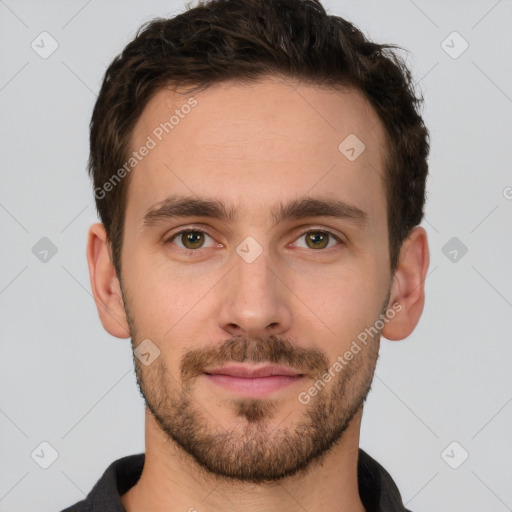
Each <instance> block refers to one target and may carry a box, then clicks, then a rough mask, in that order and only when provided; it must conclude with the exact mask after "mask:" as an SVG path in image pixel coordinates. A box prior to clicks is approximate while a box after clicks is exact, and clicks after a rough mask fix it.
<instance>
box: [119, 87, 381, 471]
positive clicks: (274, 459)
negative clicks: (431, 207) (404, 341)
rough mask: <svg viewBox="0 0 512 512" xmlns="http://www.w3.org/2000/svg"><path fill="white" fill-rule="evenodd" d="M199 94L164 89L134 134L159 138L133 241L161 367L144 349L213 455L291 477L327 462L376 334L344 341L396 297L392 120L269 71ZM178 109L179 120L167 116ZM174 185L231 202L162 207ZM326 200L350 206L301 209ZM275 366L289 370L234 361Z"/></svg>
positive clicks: (181, 414) (133, 280)
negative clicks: (389, 191)
mask: <svg viewBox="0 0 512 512" xmlns="http://www.w3.org/2000/svg"><path fill="white" fill-rule="evenodd" d="M194 98H195V100H196V101H197V104H195V106H194V107H193V108H190V109H189V108H184V109H181V110H180V107H181V106H182V105H184V104H186V103H187V100H188V99H189V98H188V97H186V96H179V95H176V94H173V93H172V92H170V91H168V90H161V91H160V92H159V93H157V94H156V96H155V97H154V98H153V99H152V100H151V101H150V102H149V104H148V105H147V107H146V108H145V109H144V111H143V113H142V115H141V117H140V119H139V120H138V122H137V124H136V126H135V130H134V133H133V138H132V150H138V148H140V147H141V146H143V145H148V136H150V137H151V138H152V140H153V141H154V142H155V145H154V147H153V148H152V149H150V150H149V151H148V154H147V156H145V157H144V158H143V159H142V160H141V161H140V163H138V165H137V166H136V168H135V169H134V170H133V171H132V175H131V178H130V180H131V181H130V184H129V188H128V195H127V207H126V217H125V228H124V241H123V249H122V255H121V261H122V276H121V277H122V284H123V299H124V304H125V309H126V313H127V318H128V322H129V325H130V332H131V336H132V341H133V344H134V347H137V346H138V345H139V343H141V342H142V341H143V340H146V339H149V340H151V343H152V344H154V345H156V347H158V349H159V350H160V355H159V356H158V357H157V358H156V359H155V360H154V361H153V362H152V363H151V364H149V365H145V364H143V363H141V361H139V360H138V359H135V362H136V371H137V379H138V384H139V387H140V389H141V392H142V394H143V396H144V398H145V400H146V404H147V406H148V408H149V410H150V411H151V413H152V414H153V416H154V418H155V420H156V422H157V423H158V425H159V426H160V428H161V429H162V431H163V432H164V433H165V434H166V435H167V436H168V437H169V439H172V440H173V441H174V442H175V443H177V445H179V446H181V448H183V449H184V450H185V452H186V453H188V454H190V455H191V456H192V457H193V458H194V459H195V460H196V461H197V462H198V463H199V465H200V466H201V467H202V468H203V469H206V470H207V471H209V472H211V473H215V474H217V475H222V476H225V477H231V478H235V479H239V480H246V481H266V480H277V479H279V478H282V477H284V476H287V475H292V474H294V473H297V472H298V471H299V470H303V469H305V468H307V467H309V465H310V462H312V461H315V460H317V461H318V460H320V458H321V456H322V455H325V454H326V453H327V451H328V450H329V448H331V447H333V446H334V445H335V444H336V441H338V440H339V439H340V438H341V436H342V434H343V432H344V431H345V430H346V428H347V427H348V426H349V424H350V421H351V420H352V419H353V418H355V415H356V413H358V412H360V411H361V406H362V404H363V402H364V400H365V398H366V395H367V393H368V391H369V388H370V383H371V380H372V377H373V371H374V368H375V364H376V361H377V357H378V345H379V335H377V336H374V337H369V338H368V342H367V344H366V345H363V344H361V343H359V345H360V349H361V350H360V351H358V352H357V353H354V355H353V358H350V360H349V359H347V358H346V357H345V356H344V354H345V353H346V352H347V351H348V350H349V349H350V347H351V346H353V345H352V342H353V341H354V340H356V339H357V336H358V335H359V334H360V333H361V332H363V331H364V330H365V328H369V327H371V326H374V324H375V322H376V321H377V320H378V319H379V315H380V314H381V313H383V312H384V310H385V309H386V308H387V306H388V299H389V295H388V294H389V290H390V284H391V275H390V270H389V248H388V230H387V215H386V199H385V189H384V178H383V168H382V162H383V157H384V155H385V152H386V148H385V146H384V132H383V128H382V125H381V123H380V122H379V119H378V117H377V115H376V114H375V113H374V111H373V110H372V109H371V108H370V106H369V104H368V103H367V102H366V100H364V99H363V97H362V95H361V94H360V93H358V92H356V91H347V92H344V93H342V92H333V91H326V90H320V89H318V88H315V87H309V86H308V87H306V86H299V87H296V86H295V87H294V86H292V85H291V84H290V83H288V84H287V83H284V82H281V83H278V82H277V81H270V80H267V81H262V82H259V83H257V84H256V83H255V84H251V85H237V84H222V85H221V86H216V87H213V88H210V89H207V90H206V91H203V92H201V93H199V94H196V95H195V96H194ZM176 110H179V111H180V113H181V115H179V116H178V117H179V122H177V123H176V118H175V119H174V122H173V125H174V126H173V128H172V130H169V134H166V133H165V131H163V130H162V129H160V130H158V127H159V126H160V123H164V122H166V121H168V120H169V119H170V117H171V116H172V115H173V114H174V113H175V111H176ZM155 130H156V131H155ZM156 134H159V135H160V138H161V139H162V140H159V137H158V136H157V135H156ZM162 135H163V136H162ZM354 135H355V136H357V138H358V139H360V141H362V142H363V143H364V145H365V149H364V151H363V152H362V153H361V154H360V155H359V156H357V155H358V153H359V151H360V149H361V146H357V145H355V142H354V141H356V139H355V138H354ZM347 137H350V138H349V139H347V142H345V145H343V144H342V146H341V148H342V150H340V149H339V146H340V143H342V141H344V140H345V139H346V138H347ZM347 144H348V147H347ZM149 146H153V144H152V143H149ZM351 147H354V151H352V150H350V148H351ZM354 155H355V156H357V158H355V159H354ZM348 157H350V158H348ZM170 196H173V198H174V199H179V198H182V197H187V198H193V199H194V200H197V201H215V202H219V203H222V204H223V205H224V206H225V210H226V211H231V210H232V213H233V215H231V217H227V218H222V219H221V218H218V217H217V215H216V213H218V212H216V211H215V209H214V208H209V209H204V208H203V210H201V211H198V210H194V211H192V209H191V208H188V211H185V212H183V211H182V210H180V211H181V212H182V213H185V215H181V214H180V215H178V214H177V211H176V210H177V208H176V207H174V208H173V211H172V212H169V211H168V212H167V213H168V215H162V210H160V212H159V213H150V214H149V215H148V212H152V211H153V212H155V211H156V210H158V209H159V207H161V206H163V205H164V204H165V201H166V199H167V198H169V197H170ZM315 199H316V200H318V201H323V202H329V201H330V202H339V203H340V204H341V202H343V203H346V205H347V207H345V208H343V207H340V208H338V213H339V214H340V215H338V216H333V215H329V211H328V210H326V209H325V208H324V207H322V204H321V203H319V202H314V201H312V202H310V203H309V204H306V205H303V206H306V208H302V209H301V211H300V212H298V210H297V208H295V209H293V208H288V207H287V205H292V206H293V204H292V203H293V202H295V206H296V205H297V204H298V202H301V201H305V200H315ZM185 203H186V201H185ZM183 204H184V203H183V202H182V203H181V207H183ZM281 205H282V206H283V207H282V208H281V207H280V206H281ZM293 212H295V215H290V213H293ZM170 213H172V215H170ZM145 218H146V221H145ZM182 231H183V232H182ZM178 232H179V233H180V234H177V233H178ZM146 343H147V342H146ZM150 346H151V345H150ZM336 361H338V362H339V361H342V362H343V364H342V369H339V366H334V365H335V362H336ZM269 366H278V367H281V370H279V369H276V368H274V373H276V374H277V375H274V376H273V377H268V376H267V377H261V376H260V377H259V378H258V377H255V376H254V375H253V378H247V376H238V377H237V376H234V375H233V373H234V371H233V367H234V368H235V370H244V369H245V370H246V369H250V370H252V369H260V368H263V367H267V369H268V367H269ZM227 367H231V369H226V368H227ZM283 368H284V369H285V370H288V372H286V371H283ZM334 368H336V369H334ZM329 370H330V371H331V378H330V379H328V380H327V381H324V382H322V381H321V379H322V375H325V373H326V372H329ZM222 373H224V375H222ZM226 373H230V375H226ZM285 373H287V375H284V374H285ZM290 373H291V374H292V375H290ZM279 375H280V376H279ZM318 379H320V384H319V383H318ZM315 383H316V392H315V391H311V390H310V388H311V387H312V386H314V385H315Z"/></svg>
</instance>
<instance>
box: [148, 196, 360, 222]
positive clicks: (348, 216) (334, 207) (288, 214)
mask: <svg viewBox="0 0 512 512" xmlns="http://www.w3.org/2000/svg"><path fill="white" fill-rule="evenodd" d="M181 217H208V218H212V219H218V220H220V221H222V222H225V223H234V222H236V220H237V219H238V211H237V210H236V208H235V207H234V206H233V205H231V204H224V203H223V202H221V201H218V200H216V199H201V198H197V197H194V196H178V195H172V196H170V197H168V198H166V199H165V200H164V201H162V202H160V203H157V205H155V206H153V207H151V208H150V209H149V210H148V211H147V212H146V214H145V215H144V218H143V225H142V229H144V228H145V227H150V226H154V225H156V224H159V223H160V222H163V221H166V220H168V219H175V218H181ZM309 217H333V218H336V219H342V220H347V221H349V222H351V223H353V224H354V225H356V226H357V227H359V228H366V227H367V226H368V215H367V214H366V213H365V212H364V211H363V210H361V209H360V208H358V207H357V206H355V205H352V204H349V203H346V202H345V201H342V200H339V199H330V198H323V197H318V198H317V197H306V198H301V199H294V200H292V201H290V202H288V203H286V204H283V203H278V204H277V205H276V206H275V207H274V208H272V209H271V212H270V218H271V220H272V221H273V222H274V224H276V225H277V224H279V223H281V222H283V221H285V220H300V219H305V218H309Z"/></svg>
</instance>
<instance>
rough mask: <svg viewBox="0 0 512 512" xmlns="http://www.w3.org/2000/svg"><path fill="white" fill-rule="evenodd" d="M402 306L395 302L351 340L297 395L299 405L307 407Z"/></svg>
mask: <svg viewBox="0 0 512 512" xmlns="http://www.w3.org/2000/svg"><path fill="white" fill-rule="evenodd" d="M402 309H403V306H402V304H400V303H399V302H395V303H394V304H393V306H392V307H391V308H389V309H388V310H387V311H386V312H385V313H383V314H381V315H379V319H378V320H377V321H376V322H375V323H374V324H373V325H372V326H371V327H367V328H365V329H364V331H361V332H360V333H359V334H358V335H357V340H356V339H354V340H352V344H351V345H350V348H349V349H348V350H347V351H346V352H345V353H344V354H342V355H339V356H338V357H337V359H336V361H335V362H334V364H333V365H332V366H331V367H330V368H329V370H328V371H327V372H326V373H324V374H323V375H322V376H321V377H320V378H319V379H317V380H316V381H315V383H314V384H313V385H312V386H310V387H309V388H308V390H307V391H302V392H301V393H299V395H298V400H299V402H300V403H301V404H303V405H307V404H309V402H310V401H311V397H313V396H316V395H317V394H318V393H319V392H320V391H322V390H323V389H324V388H325V386H326V385H327V384H328V383H329V382H330V381H331V380H332V379H333V378H334V377H335V376H336V374H337V373H339V372H341V370H343V368H345V366H347V365H348V364H349V362H350V361H352V359H353V358H354V356H355V355H356V354H359V352H361V350H362V347H361V345H360V344H362V345H365V346H366V345H367V344H368V337H371V338H374V337H375V336H377V335H378V334H379V333H380V332H381V331H382V329H383V328H384V326H385V325H386V324H387V323H389V322H390V321H391V320H392V319H393V318H395V316H396V314H397V313H399V312H400V311H402Z"/></svg>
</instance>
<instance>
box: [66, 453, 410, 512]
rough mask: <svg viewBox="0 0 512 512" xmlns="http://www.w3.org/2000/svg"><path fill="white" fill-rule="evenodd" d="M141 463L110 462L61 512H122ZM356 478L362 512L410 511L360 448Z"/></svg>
mask: <svg viewBox="0 0 512 512" xmlns="http://www.w3.org/2000/svg"><path fill="white" fill-rule="evenodd" d="M144 460H145V454H144V453H138V454H135V455H128V456H126V457H122V458H120V459H117V460H116V461H114V462H112V464H110V466H109V467H108V468H107V469H106V470H105V472H104V473H103V475H102V476H101V478H100V479H99V480H98V481H97V482H96V484H95V485H94V487H93V488H92V490H91V492H90V493H89V494H88V495H87V497H86V498H85V499H84V500H82V501H80V502H78V503H76V504H75V505H74V506H72V507H69V508H67V509H65V510H63V511H62V512H126V510H125V509H124V507H123V503H122V501H121V496H122V495H123V494H124V493H125V492H127V491H128V489H130V488H131V487H133V486H134V485H135V484H136V483H137V481H138V480H139V478H140V475H141V474H142V468H143V467H144ZM357 479H358V487H359V495H360V497H361V501H362V502H363V505H364V507H365V509H366V512H411V511H410V510H408V509H406V508H405V507H404V505H403V503H402V498H401V496H400V492H399V490H398V488H397V486H396V484H395V482H394V481H393V479H392V478H391V476H390V474H389V473H388V472H387V471H386V470H385V469H384V468H383V467H382V466H381V465H380V464H379V463H378V462H377V461H376V460H374V459H373V458H372V457H370V456H369V455H368V454H367V453H366V452H365V451H364V450H362V449H361V448H359V459H358V464H357Z"/></svg>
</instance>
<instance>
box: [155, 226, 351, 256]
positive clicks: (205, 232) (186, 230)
mask: <svg viewBox="0 0 512 512" xmlns="http://www.w3.org/2000/svg"><path fill="white" fill-rule="evenodd" d="M183 233H203V234H205V235H208V236H209V237H210V238H212V239H214V237H213V236H212V235H211V234H210V233H208V231H205V230H204V229H194V228H187V229H182V230H180V231H177V232H176V233H173V234H172V235H171V236H170V237H168V238H167V239H166V240H165V242H164V243H165V244H168V243H170V242H172V240H174V239H175V238H177V237H178V236H179V235H181V234H183ZM308 233H322V234H327V235H329V236H330V237H331V238H334V240H336V241H337V242H338V243H340V244H343V241H342V240H341V239H340V237H339V236H337V235H335V234H334V233H332V232H331V231H329V230H328V229H323V228H309V229H306V230H304V231H302V232H301V233H299V235H298V236H297V238H296V239H295V240H297V239H299V238H301V237H303V236H304V235H306V234H308ZM177 247H178V248H179V249H181V250H182V251H185V252H186V253H187V254H189V253H196V252H198V251H200V250H201V249H212V247H199V248H198V249H187V248H184V247H179V246H177ZM333 248H334V246H333V247H328V248H325V249H311V250H312V251H317V252H322V251H328V250H329V249H333Z"/></svg>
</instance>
